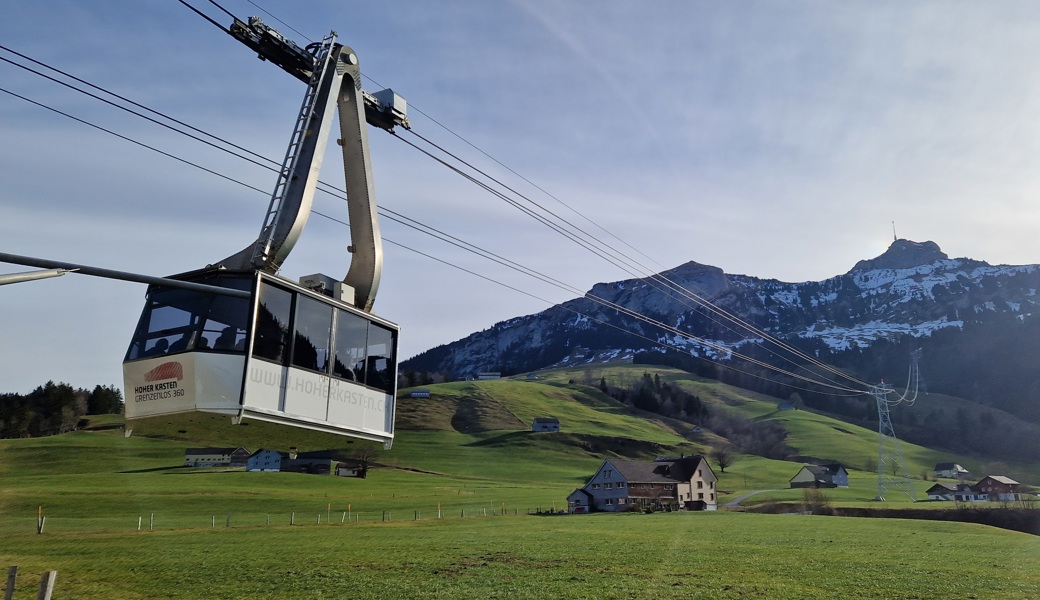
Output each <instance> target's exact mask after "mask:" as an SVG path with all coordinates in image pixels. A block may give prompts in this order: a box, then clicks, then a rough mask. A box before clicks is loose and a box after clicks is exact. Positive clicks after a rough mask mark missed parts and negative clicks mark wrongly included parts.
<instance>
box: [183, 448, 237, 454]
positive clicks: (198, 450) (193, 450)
mask: <svg viewBox="0 0 1040 600" xmlns="http://www.w3.org/2000/svg"><path fill="white" fill-rule="evenodd" d="M236 450H245V448H243V447H242V446H236V447H235V448H188V449H186V450H185V451H184V455H185V456H188V455H190V454H231V453H232V452H234V451H236Z"/></svg>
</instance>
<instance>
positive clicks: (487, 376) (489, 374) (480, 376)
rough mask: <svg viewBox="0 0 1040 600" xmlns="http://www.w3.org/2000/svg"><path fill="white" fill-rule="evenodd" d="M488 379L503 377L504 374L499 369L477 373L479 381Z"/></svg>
mask: <svg viewBox="0 0 1040 600" xmlns="http://www.w3.org/2000/svg"><path fill="white" fill-rule="evenodd" d="M488 379H502V374H501V373H499V372H498V371H488V372H486V373H477V381H486V380H488Z"/></svg>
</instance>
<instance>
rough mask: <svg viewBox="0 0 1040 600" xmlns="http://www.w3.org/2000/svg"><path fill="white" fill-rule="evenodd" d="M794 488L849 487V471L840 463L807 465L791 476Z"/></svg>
mask: <svg viewBox="0 0 1040 600" xmlns="http://www.w3.org/2000/svg"><path fill="white" fill-rule="evenodd" d="M791 487H792V488H837V487H840V488H847V487H849V472H848V471H846V470H845V467H844V466H842V465H841V464H839V463H832V464H829V465H805V466H804V467H802V468H801V470H800V471H798V473H796V474H795V476H794V477H792V478H791Z"/></svg>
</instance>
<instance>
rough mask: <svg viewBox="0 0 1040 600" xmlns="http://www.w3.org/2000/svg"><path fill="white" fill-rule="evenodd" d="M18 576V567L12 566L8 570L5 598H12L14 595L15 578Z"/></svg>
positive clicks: (8, 599)
mask: <svg viewBox="0 0 1040 600" xmlns="http://www.w3.org/2000/svg"><path fill="white" fill-rule="evenodd" d="M16 577H18V567H17V566H15V567H11V568H10V569H8V570H7V587H6V588H4V600H11V598H13V597H14V580H15V578H16Z"/></svg>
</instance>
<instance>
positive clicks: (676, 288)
mask: <svg viewBox="0 0 1040 600" xmlns="http://www.w3.org/2000/svg"><path fill="white" fill-rule="evenodd" d="M410 133H412V134H413V135H415V136H416V137H418V138H419V139H422V140H423V141H425V142H426V143H428V144H430V145H431V146H433V147H435V148H437V149H438V150H441V151H442V152H444V153H445V154H447V155H448V156H451V157H452V158H454V159H455V160H458V161H459V162H460V163H462V164H464V165H466V166H468V167H469V168H471V169H473V170H475V171H476V172H478V173H480V174H481V175H483V176H485V177H487V178H488V179H490V180H491V181H494V182H495V183H497V184H498V185H501V186H502V187H504V188H506V189H508V190H509V191H511V192H513V193H514V194H516V195H517V196H519V197H521V198H524V199H525V200H527V201H528V202H530V203H532V204H534V205H535V206H537V207H538V208H540V209H542V210H543V211H545V212H547V213H548V214H550V215H552V216H554V217H556V218H558V219H560V220H561V221H563V222H564V223H566V224H567V225H569V226H571V227H572V228H574V229H577V230H578V231H579V232H581V233H582V234H584V235H585V236H587V237H589V234H588V232H585V231H584V230H582V229H580V228H577V227H575V226H574V225H573V224H571V223H570V222H568V221H566V220H565V219H561V218H560V217H559V216H558V215H556V214H555V213H553V212H552V211H548V210H546V209H545V208H544V207H542V206H541V205H539V204H538V203H536V202H533V201H531V200H530V199H529V198H527V197H526V196H524V195H523V194H520V193H519V192H517V191H516V190H513V189H512V188H510V187H509V186H507V185H506V184H504V183H502V182H501V181H498V180H497V179H495V178H494V177H491V176H490V175H488V174H487V173H485V172H483V171H481V170H480V169H478V168H476V167H474V166H473V165H471V164H470V163H468V162H466V161H465V160H462V159H460V158H459V157H457V156H455V155H454V154H452V153H450V152H448V151H446V150H444V149H443V148H441V147H440V146H438V145H437V144H435V143H433V142H430V141H429V140H427V139H426V138H424V137H423V136H421V135H419V134H417V133H415V132H414V131H411V132H410ZM396 137H398V139H401V140H402V141H404V142H405V143H407V144H409V145H411V146H412V147H413V148H416V149H417V150H419V151H420V152H422V153H424V154H426V155H427V156H429V157H431V158H433V159H434V160H436V161H438V162H440V163H441V164H443V165H445V166H447V167H448V168H449V169H451V170H453V171H455V172H456V173H458V174H460V175H462V176H463V177H465V178H467V179H469V180H470V181H472V182H474V183H476V184H477V185H480V186H481V187H483V188H484V189H486V190H487V191H489V192H491V193H493V194H495V195H496V196H498V197H499V198H501V199H503V200H505V201H506V202H508V203H510V204H512V205H513V206H515V207H517V208H519V209H520V210H522V211H523V212H525V213H527V214H528V215H530V216H532V217H534V218H536V219H537V220H539V221H540V222H542V223H545V224H547V225H548V223H547V220H546V219H545V218H544V217H541V215H535V213H534V212H533V211H531V210H530V209H526V208H524V207H521V206H519V204H518V203H517V202H516V201H514V200H511V199H509V198H507V197H506V195H505V194H504V193H502V192H499V191H497V190H493V189H491V187H490V186H489V185H487V184H486V183H484V182H481V181H479V180H477V179H476V178H475V177H473V176H471V175H469V174H468V173H463V172H462V171H461V170H460V169H458V168H456V167H454V166H451V165H448V164H447V162H446V161H444V160H442V159H440V158H438V157H436V156H434V155H433V154H432V153H431V152H429V151H427V150H425V149H422V148H419V147H418V146H417V145H416V144H413V143H411V142H409V141H408V140H404V139H403V138H401V137H400V136H396ZM549 226H550V227H552V228H553V229H555V230H557V231H560V228H559V227H558V226H556V225H555V224H553V225H549ZM564 235H566V236H567V237H568V238H569V239H571V240H573V241H575V242H577V243H579V244H580V245H582V246H583V247H585V248H586V249H588V250H590V251H592V252H593V253H595V254H597V255H599V256H601V257H602V258H604V259H605V260H607V261H608V262H610V263H611V264H613V265H615V266H618V267H619V268H621V269H622V270H624V271H626V272H628V273H629V274H630V275H633V276H634V277H637V278H639V279H644V280H646V279H650V280H651V281H654V282H655V283H660V282H664V283H665V288H664V289H662V288H661V287H659V286H656V285H655V286H654V287H655V288H656V289H658V290H659V291H662V292H665V293H666V295H668V296H669V297H671V298H672V299H674V300H677V301H679V302H680V303H681V304H684V305H685V303H683V302H682V301H681V300H680V299H679V298H676V297H675V296H673V295H671V294H667V292H666V291H665V290H671V291H673V292H677V293H679V294H680V295H682V296H683V297H685V298H688V299H691V300H694V301H695V302H698V303H699V305H700V306H701V307H703V308H704V309H706V310H709V311H711V312H713V313H715V314H717V315H719V316H721V317H723V318H725V319H726V320H728V321H730V322H732V323H733V324H735V325H737V326H739V327H742V328H743V329H745V330H746V331H748V332H750V333H753V334H755V335H758V336H759V337H761V338H763V339H767V340H769V341H770V342H772V343H773V344H775V345H776V346H778V347H780V348H782V349H784V350H786V351H788V352H791V353H792V354H794V355H795V356H798V357H800V358H802V359H803V360H806V361H807V362H809V363H811V364H814V365H816V366H818V367H820V368H822V369H824V370H825V371H827V372H830V373H832V374H835V375H838V376H840V377H843V378H845V379H849V380H851V381H853V382H854V383H858V384H860V385H864V386H869V384H867V383H866V382H863V381H860V380H858V379H856V378H854V377H852V376H851V375H848V374H846V373H844V372H842V371H840V370H838V369H836V368H834V367H831V366H830V365H827V364H826V363H824V362H822V361H820V360H818V359H816V358H814V357H811V356H809V355H808V354H805V353H803V352H801V351H800V350H798V349H797V348H794V347H793V346H790V345H789V344H786V343H785V342H783V341H781V340H779V339H777V338H775V337H774V336H772V335H770V334H768V333H766V332H764V331H762V330H760V329H758V328H757V327H754V326H753V325H751V324H750V323H747V322H746V321H744V320H743V319H741V318H740V317H738V316H735V315H732V314H731V313H728V312H727V311H725V310H723V309H720V308H718V307H716V306H715V305H714V304H712V303H710V302H709V301H707V300H705V299H704V298H702V297H700V296H698V295H696V294H693V293H691V292H689V291H688V290H686V289H685V288H683V287H682V286H680V285H679V284H677V283H675V282H673V281H671V280H670V279H668V278H667V277H663V276H661V275H655V274H652V273H651V274H649V275H646V273H647V271H648V270H647V268H646V267H645V266H644V265H639V263H638V262H637V261H634V260H633V259H632V258H631V257H628V256H625V255H624V254H623V253H619V252H618V251H617V249H615V248H612V247H610V246H609V245H608V244H605V243H604V242H602V241H601V240H599V239H596V238H593V239H595V240H596V242H598V243H599V244H600V245H602V246H606V247H607V248H608V249H609V250H610V251H611V252H613V253H614V254H615V255H617V254H621V256H622V257H623V258H624V259H626V260H628V261H629V262H630V263H632V262H635V263H636V264H637V265H639V266H640V267H641V268H642V269H643V274H637V273H634V272H632V271H631V270H629V269H628V268H627V267H625V266H622V265H620V264H618V262H616V261H615V260H614V259H613V258H612V257H607V256H605V255H604V254H603V253H602V252H601V251H599V250H598V249H593V248H592V247H591V246H590V245H589V244H587V243H584V241H583V240H579V239H578V238H577V237H576V236H574V235H573V234H569V233H567V234H564ZM686 306H689V307H690V308H695V307H693V306H690V305H686ZM705 316H708V315H705ZM708 318H709V319H710V318H711V317H708ZM712 320H713V321H714V319H712ZM714 322H716V323H717V324H719V325H722V326H723V327H726V328H727V329H729V330H730V331H733V332H734V333H737V332H736V331H734V330H733V329H732V328H729V327H728V326H726V325H725V324H723V323H719V322H718V321H714ZM763 348H764V349H765V350H766V351H768V352H770V353H771V354H773V355H774V356H776V357H777V358H780V359H782V360H785V361H787V362H789V363H791V364H792V365H795V366H798V367H801V368H806V367H805V365H802V364H799V363H796V362H795V361H794V360H792V359H790V358H787V357H784V356H781V355H779V354H777V353H776V352H774V351H772V350H771V349H769V348H768V347H765V346H763ZM806 370H808V371H809V372H811V373H813V375H815V376H818V377H824V376H825V375H823V374H820V373H816V372H814V371H812V369H806Z"/></svg>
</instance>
